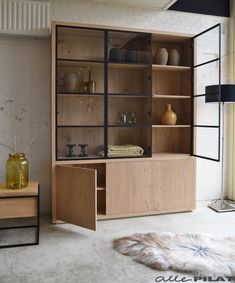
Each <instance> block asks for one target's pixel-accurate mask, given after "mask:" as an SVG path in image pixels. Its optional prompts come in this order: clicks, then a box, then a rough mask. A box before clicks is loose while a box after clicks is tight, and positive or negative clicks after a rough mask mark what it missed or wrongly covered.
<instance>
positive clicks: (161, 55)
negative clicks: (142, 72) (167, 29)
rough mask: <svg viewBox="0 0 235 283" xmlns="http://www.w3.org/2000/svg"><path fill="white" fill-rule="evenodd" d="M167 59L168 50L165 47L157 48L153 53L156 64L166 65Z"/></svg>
mask: <svg viewBox="0 0 235 283" xmlns="http://www.w3.org/2000/svg"><path fill="white" fill-rule="evenodd" d="M167 61H168V51H167V49H166V48H159V49H158V51H157V52H156V55H155V62H156V64H158V65H166V64H167Z"/></svg>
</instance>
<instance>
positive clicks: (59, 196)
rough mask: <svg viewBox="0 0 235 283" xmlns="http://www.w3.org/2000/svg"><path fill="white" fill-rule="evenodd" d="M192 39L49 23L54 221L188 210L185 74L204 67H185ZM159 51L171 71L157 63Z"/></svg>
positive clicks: (189, 115) (191, 186) (190, 177)
mask: <svg viewBox="0 0 235 283" xmlns="http://www.w3.org/2000/svg"><path fill="white" fill-rule="evenodd" d="M215 27H217V26H215ZM219 28H220V26H219ZM210 30H211V29H210ZM198 36H199V35H198ZM194 38H195V37H194ZM194 38H193V37H192V36H187V35H182V34H173V33H171V34H170V33H168V34H166V33H161V32H156V33H155V32H153V31H146V30H128V29H124V28H123V29H117V28H114V27H104V26H91V25H82V24H76V23H64V22H53V23H52V44H51V47H52V116H51V120H52V221H53V223H59V222H67V223H72V224H75V225H79V226H81V227H85V228H88V229H92V230H96V225H97V224H96V223H97V220H104V219H115V218H124V217H133V216H144V215H157V214H163V213H174V212H183V211H191V210H193V209H194V208H195V157H194V156H198V155H196V154H195V152H194V148H195V147H194V139H195V134H194V129H195V121H194V102H193V101H194V98H195V97H196V96H197V95H195V94H194V85H193V74H194V69H195V68H196V67H200V66H202V65H203V66H204V65H206V64H207V63H205V64H204V63H203V64H198V65H197V66H195V65H194V64H195V62H194V60H193V57H194V56H193V54H194V49H193V46H194ZM163 48H164V49H166V52H168V54H170V52H171V51H172V50H176V51H177V54H178V57H179V58H178V59H179V60H177V61H178V62H177V65H168V63H166V64H165V65H160V64H159V62H158V57H159V56H158V55H159V54H160V53H161V52H160V50H162V49H163ZM159 52H160V53H159ZM219 56H220V55H219ZM212 61H213V62H214V61H215V60H214V59H213V60H212ZM218 61H219V64H220V57H219V59H218ZM208 63H211V61H208ZM199 96H200V97H201V96H203V95H201V94H200V95H199ZM169 104H170V106H169ZM167 107H171V108H172V110H173V111H174V112H175V113H176V115H177V122H176V124H174V125H165V124H162V123H161V122H162V120H161V116H162V114H163V113H164V111H165V109H166V108H167ZM200 127H201V125H200ZM218 131H219V127H218ZM200 157H202V156H200Z"/></svg>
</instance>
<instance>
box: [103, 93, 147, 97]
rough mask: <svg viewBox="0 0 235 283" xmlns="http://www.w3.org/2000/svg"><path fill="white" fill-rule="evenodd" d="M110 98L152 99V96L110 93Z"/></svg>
mask: <svg viewBox="0 0 235 283" xmlns="http://www.w3.org/2000/svg"><path fill="white" fill-rule="evenodd" d="M108 97H110V98H111V97H114V98H117V97H120V98H121V97H126V98H132V97H133V98H149V97H151V96H150V95H148V94H146V95H141V94H125V93H120V94H118V93H109V94H108Z"/></svg>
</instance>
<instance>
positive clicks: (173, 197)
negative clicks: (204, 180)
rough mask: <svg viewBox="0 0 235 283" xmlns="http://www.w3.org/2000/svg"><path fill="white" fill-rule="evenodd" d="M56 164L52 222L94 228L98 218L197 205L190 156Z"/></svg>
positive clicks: (188, 209) (185, 208)
mask: <svg viewBox="0 0 235 283" xmlns="http://www.w3.org/2000/svg"><path fill="white" fill-rule="evenodd" d="M54 169H55V172H54V176H55V180H54V181H55V183H54V186H56V194H55V195H54V197H55V199H54V206H53V209H54V211H53V215H54V216H55V218H54V219H53V222H54V223H56V222H58V221H57V220H60V221H64V222H67V223H72V224H75V225H79V226H81V227H85V228H89V229H92V230H96V222H97V220H104V219H115V218H124V217H133V216H144V215H154V214H162V213H172V212H183V211H191V210H193V209H194V208H195V160H194V158H193V157H185V156H183V157H182V156H180V155H177V154H176V155H175V158H172V159H169V158H168V157H167V156H164V155H162V156H160V157H153V158H146V159H144V160H142V159H134V160H131V159H128V160H127V159H125V160H107V161H103V162H96V163H95V162H92V163H84V162H81V163H79V162H76V163H75V162H74V163H70V164H62V163H61V164H59V165H56V166H55V168H54Z"/></svg>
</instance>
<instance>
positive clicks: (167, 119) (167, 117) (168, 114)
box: [160, 104, 177, 125]
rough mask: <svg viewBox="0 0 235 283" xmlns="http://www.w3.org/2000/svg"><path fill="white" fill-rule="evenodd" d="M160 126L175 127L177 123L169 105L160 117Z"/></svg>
mask: <svg viewBox="0 0 235 283" xmlns="http://www.w3.org/2000/svg"><path fill="white" fill-rule="evenodd" d="M160 120H161V124H162V125H175V124H176V121H177V115H176V113H175V112H174V111H172V109H171V104H167V109H166V111H165V112H164V113H163V114H162V115H161V118H160Z"/></svg>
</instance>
